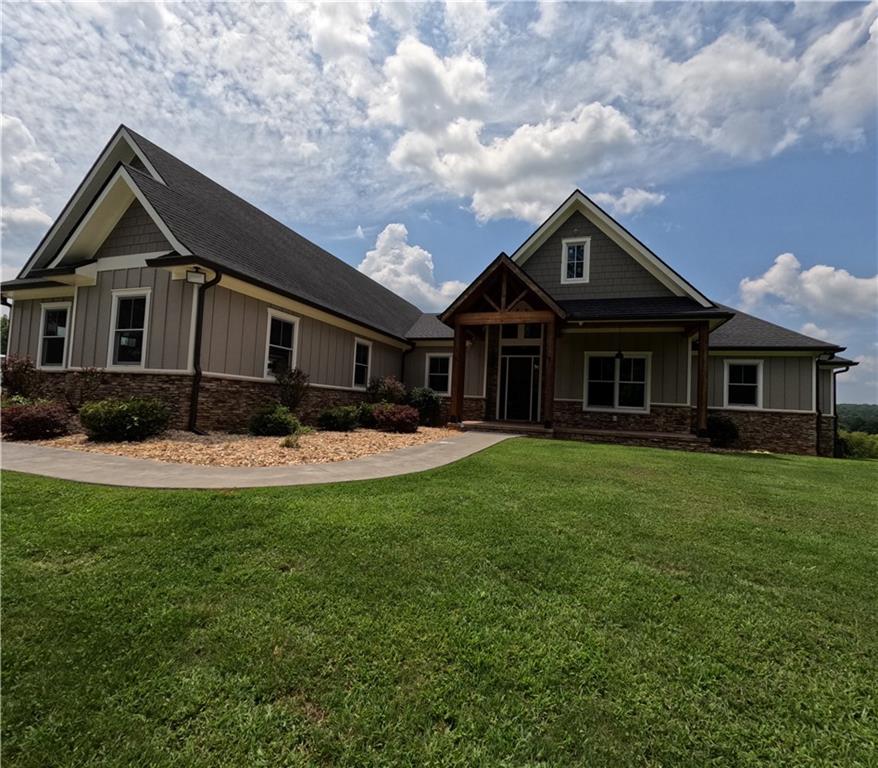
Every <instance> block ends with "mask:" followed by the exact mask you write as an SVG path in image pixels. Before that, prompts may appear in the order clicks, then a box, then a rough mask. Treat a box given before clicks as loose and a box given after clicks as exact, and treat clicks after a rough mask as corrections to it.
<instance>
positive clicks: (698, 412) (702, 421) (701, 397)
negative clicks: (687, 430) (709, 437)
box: [695, 323, 710, 437]
mask: <svg viewBox="0 0 878 768" xmlns="http://www.w3.org/2000/svg"><path fill="white" fill-rule="evenodd" d="M709 334H710V328H709V326H708V324H707V323H701V324H700V325H699V326H698V378H697V384H696V399H695V424H696V432H697V434H699V435H701V436H702V437H703V436H704V435H706V434H707V391H708V390H707V375H708V373H707V370H708V369H707V366H708V337H709Z"/></svg>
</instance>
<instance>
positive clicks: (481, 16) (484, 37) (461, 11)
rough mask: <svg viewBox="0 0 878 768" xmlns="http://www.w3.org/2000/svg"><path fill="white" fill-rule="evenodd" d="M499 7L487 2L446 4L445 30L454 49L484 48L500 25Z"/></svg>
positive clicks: (469, 0)
mask: <svg viewBox="0 0 878 768" xmlns="http://www.w3.org/2000/svg"><path fill="white" fill-rule="evenodd" d="M499 13H500V9H499V8H498V7H494V8H492V7H491V6H489V5H488V3H487V2H486V0H465V2H461V0H452V1H451V2H448V0H446V3H445V29H446V31H447V32H448V36H449V38H450V40H451V45H452V47H454V48H457V49H460V48H469V47H484V46H485V45H487V44H488V42H489V41H490V40H491V39H492V37H493V35H494V32H495V31H496V28H497V26H498V25H499V20H500V19H499Z"/></svg>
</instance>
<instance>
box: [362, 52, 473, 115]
mask: <svg viewBox="0 0 878 768" xmlns="http://www.w3.org/2000/svg"><path fill="white" fill-rule="evenodd" d="M383 72H384V77H385V82H384V84H383V85H382V86H381V88H380V89H378V90H376V91H375V92H373V93H372V94H371V97H370V105H369V115H370V117H371V118H372V119H373V120H376V121H380V122H386V123H391V124H393V125H399V126H403V127H406V128H412V129H415V130H420V131H426V132H432V131H434V130H436V129H438V128H441V127H443V126H444V125H447V124H448V123H449V122H450V121H451V120H453V119H455V118H457V117H460V116H471V115H473V114H475V113H476V112H477V111H478V110H479V108H480V107H481V106H482V105H483V104H484V102H485V101H486V99H487V90H486V82H485V77H486V73H485V64H484V62H483V61H481V60H480V59H477V58H475V57H473V56H471V55H469V54H463V55H461V56H452V57H448V58H445V59H442V58H440V57H439V56H437V55H436V52H435V51H434V50H433V49H432V48H431V47H430V46H428V45H424V44H423V43H422V42H420V41H419V40H416V39H415V38H414V37H405V38H403V40H402V41H401V42H400V43H399V46H398V47H397V49H396V53H395V54H393V55H392V56H389V57H388V58H387V60H386V61H385V62H384V67H383Z"/></svg>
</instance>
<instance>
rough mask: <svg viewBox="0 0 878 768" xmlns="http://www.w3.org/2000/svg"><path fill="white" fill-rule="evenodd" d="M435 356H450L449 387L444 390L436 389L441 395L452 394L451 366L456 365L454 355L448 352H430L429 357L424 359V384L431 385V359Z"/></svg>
mask: <svg viewBox="0 0 878 768" xmlns="http://www.w3.org/2000/svg"><path fill="white" fill-rule="evenodd" d="M434 357H445V358H448V389H446V390H445V391H444V392H440V391H439V390H438V389H437V390H434V391H435V392H436V393H437V394H439V395H450V394H451V368H452V366H453V365H454V357H453V355H450V354H448V353H447V352H428V353H427V357H426V359H425V360H424V386H425V387H429V386H430V360H431V359H432V358H434Z"/></svg>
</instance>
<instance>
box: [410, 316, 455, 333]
mask: <svg viewBox="0 0 878 768" xmlns="http://www.w3.org/2000/svg"><path fill="white" fill-rule="evenodd" d="M406 337H408V338H409V339H453V338H454V331H453V330H452V328H451V327H449V326H447V325H445V323H443V322H442V321H441V320H440V319H439V316H438V315H432V314H426V313H425V314H423V315H421V316H420V317H419V318H418V319H417V320H415V323H414V325H413V326H412V327H411V328H409V329H408V331H407V333H406Z"/></svg>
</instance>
